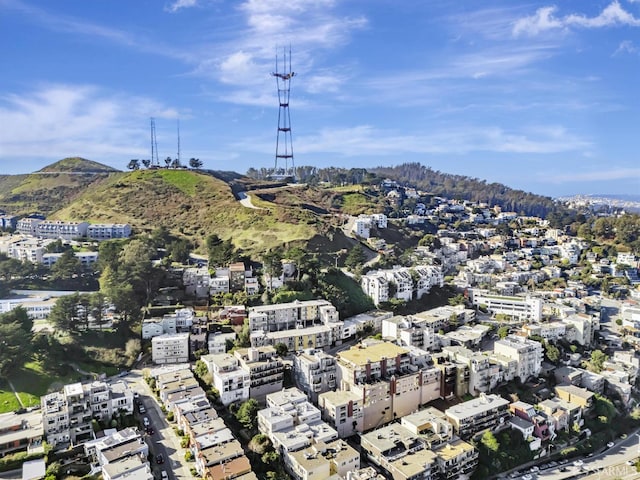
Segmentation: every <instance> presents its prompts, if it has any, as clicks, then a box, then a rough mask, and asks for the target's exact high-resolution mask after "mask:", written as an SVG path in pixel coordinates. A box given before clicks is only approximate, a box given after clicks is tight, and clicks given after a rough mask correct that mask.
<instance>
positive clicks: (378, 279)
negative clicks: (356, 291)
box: [360, 272, 389, 307]
mask: <svg viewBox="0 0 640 480" xmlns="http://www.w3.org/2000/svg"><path fill="white" fill-rule="evenodd" d="M360 287H361V288H362V291H363V292H364V294H365V295H367V296H368V297H370V298H371V300H373V304H374V305H375V306H376V307H377V306H379V305H380V304H381V303H383V302H388V301H389V281H388V280H387V278H386V276H385V275H384V274H383V273H381V272H368V273H367V274H366V275H363V276H362V278H361V280H360Z"/></svg>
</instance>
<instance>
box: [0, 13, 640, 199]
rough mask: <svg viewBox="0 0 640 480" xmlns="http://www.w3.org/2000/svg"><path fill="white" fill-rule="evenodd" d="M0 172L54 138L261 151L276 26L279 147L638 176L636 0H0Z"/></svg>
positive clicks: (242, 161)
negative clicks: (286, 50)
mask: <svg viewBox="0 0 640 480" xmlns="http://www.w3.org/2000/svg"><path fill="white" fill-rule="evenodd" d="M0 44H1V45H2V46H3V47H2V48H0V64H1V65H2V67H3V68H2V74H1V75H0V173H26V172H31V171H34V170H37V169H39V168H42V167H43V166H45V165H47V164H50V163H52V162H54V161H56V160H59V159H61V158H64V157H67V156H82V157H85V158H89V159H91V160H95V161H98V162H101V163H105V164H108V165H112V166H114V167H116V168H120V169H123V170H124V169H126V164H127V163H128V161H129V159H131V158H149V157H150V152H149V143H150V142H149V136H150V135H149V118H150V117H155V119H156V129H157V139H158V149H159V154H160V158H161V159H163V158H165V157H166V156H172V157H173V156H176V153H177V139H176V137H177V136H176V121H177V119H178V118H179V119H180V128H181V154H182V159H183V161H184V160H186V159H189V158H190V157H198V158H200V159H201V160H202V161H203V162H204V166H205V167H206V168H211V169H218V170H235V171H237V172H240V173H244V172H246V170H247V169H248V168H249V167H254V168H261V167H266V168H269V167H272V166H273V164H274V156H275V140H276V129H277V115H278V103H277V96H276V84H275V80H274V78H273V77H272V76H271V75H270V73H271V72H272V71H273V70H274V62H275V57H276V52H277V51H281V50H282V48H283V47H288V45H291V48H292V57H293V70H294V71H295V72H296V74H297V75H296V77H294V79H293V81H292V84H291V105H290V112H291V123H292V131H293V147H294V152H295V163H296V165H315V166H318V167H325V166H343V167H365V168H366V167H374V166H378V165H395V164H400V163H403V162H407V161H418V162H421V163H423V164H424V165H427V166H430V167H432V168H433V169H435V170H440V171H443V172H448V173H455V174H462V175H468V176H472V177H478V178H482V179H486V180H488V181H497V182H503V183H505V184H507V185H509V186H511V187H514V188H521V189H524V190H528V191H533V192H536V193H541V194H546V195H551V196H559V195H566V194H574V193H618V194H621V193H627V194H637V193H639V192H640V161H639V159H638V157H639V154H638V152H639V151H640V92H639V90H640V88H639V86H640V0H633V1H631V0H617V1H616V0H613V1H611V0H596V1H589V2H585V1H583V0H575V1H573V0H566V1H562V2H557V3H555V4H554V3H551V2H550V1H549V2H547V1H531V2H513V1H510V0H504V1H499V0H486V1H483V2H478V1H476V0H457V1H455V2H452V1H447V0H404V1H399V0H351V1H341V0H287V1H286V2H283V1H280V0H246V1H224V0H135V1H121V2H115V1H113V0H110V1H107V0H91V1H87V0H65V1H63V2H61V1H56V2H51V1H43V0H40V1H38V0H0Z"/></svg>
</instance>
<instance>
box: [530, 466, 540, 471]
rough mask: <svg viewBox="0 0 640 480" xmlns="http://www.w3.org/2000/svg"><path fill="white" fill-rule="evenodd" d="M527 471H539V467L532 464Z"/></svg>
mask: <svg viewBox="0 0 640 480" xmlns="http://www.w3.org/2000/svg"><path fill="white" fill-rule="evenodd" d="M529 471H530V472H531V473H538V472H539V471H540V467H538V466H537V465H534V466H533V467H531V469H530V470H529Z"/></svg>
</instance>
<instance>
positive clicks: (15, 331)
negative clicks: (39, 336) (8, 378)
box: [0, 312, 31, 375]
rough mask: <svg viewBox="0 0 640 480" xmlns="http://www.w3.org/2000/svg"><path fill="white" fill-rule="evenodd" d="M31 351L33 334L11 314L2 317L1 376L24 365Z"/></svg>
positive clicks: (0, 341)
mask: <svg viewBox="0 0 640 480" xmlns="http://www.w3.org/2000/svg"><path fill="white" fill-rule="evenodd" d="M30 350H31V332H28V331H26V330H25V328H24V326H23V324H22V323H20V322H19V321H16V320H15V318H14V316H13V315H11V312H9V313H5V314H2V315H0V374H1V375H7V374H9V372H11V371H12V370H13V369H14V368H16V367H18V366H20V365H22V363H24V361H25V358H27V357H28V352H29V351H30Z"/></svg>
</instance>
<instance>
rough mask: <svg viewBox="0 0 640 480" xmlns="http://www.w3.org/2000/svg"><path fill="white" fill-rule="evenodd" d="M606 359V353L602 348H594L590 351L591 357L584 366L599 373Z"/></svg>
mask: <svg viewBox="0 0 640 480" xmlns="http://www.w3.org/2000/svg"><path fill="white" fill-rule="evenodd" d="M606 360H607V355H606V353H604V352H603V351H602V350H594V351H593V352H591V358H590V359H589V360H588V361H587V362H586V366H587V368H588V369H589V370H591V371H592V372H594V373H600V372H601V371H602V368H603V366H604V362H605V361H606Z"/></svg>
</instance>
